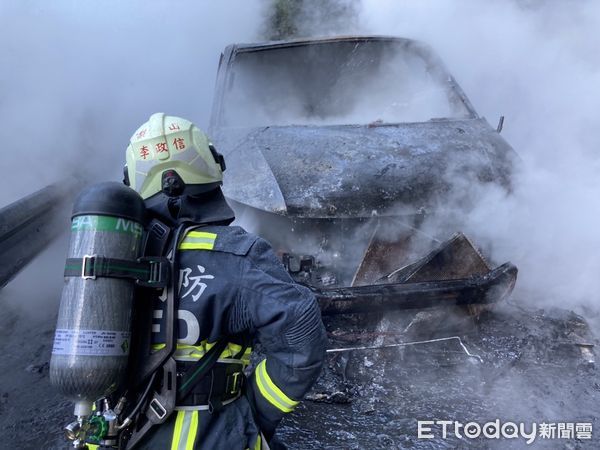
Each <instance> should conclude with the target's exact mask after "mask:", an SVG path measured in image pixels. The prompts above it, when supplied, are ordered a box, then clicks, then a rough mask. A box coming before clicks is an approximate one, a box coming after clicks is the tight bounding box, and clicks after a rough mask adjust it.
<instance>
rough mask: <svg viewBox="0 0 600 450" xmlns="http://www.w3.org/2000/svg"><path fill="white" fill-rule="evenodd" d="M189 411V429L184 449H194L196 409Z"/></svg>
mask: <svg viewBox="0 0 600 450" xmlns="http://www.w3.org/2000/svg"><path fill="white" fill-rule="evenodd" d="M191 413H192V417H191V421H190V430H189V432H188V437H187V443H186V444H185V450H194V441H195V440H196V434H198V411H191Z"/></svg>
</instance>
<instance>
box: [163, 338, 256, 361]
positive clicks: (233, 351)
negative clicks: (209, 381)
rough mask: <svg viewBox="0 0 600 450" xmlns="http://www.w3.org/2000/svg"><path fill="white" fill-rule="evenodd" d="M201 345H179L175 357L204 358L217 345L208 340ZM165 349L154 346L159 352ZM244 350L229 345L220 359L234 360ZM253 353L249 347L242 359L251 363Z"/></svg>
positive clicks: (231, 343)
mask: <svg viewBox="0 0 600 450" xmlns="http://www.w3.org/2000/svg"><path fill="white" fill-rule="evenodd" d="M200 344H201V345H189V344H177V348H176V350H175V354H174V356H175V357H178V356H179V357H187V358H198V359H200V358H202V357H203V356H204V354H205V353H206V352H207V351H208V350H210V349H211V348H212V347H213V346H214V345H215V343H208V342H207V341H206V340H204V341H201V342H200ZM163 348H165V344H152V349H153V350H155V351H157V350H161V349H163ZM241 350H242V346H241V345H239V344H234V343H233V342H230V343H229V344H227V348H226V349H225V350H223V352H222V353H221V355H220V356H219V358H220V359H226V358H233V357H234V356H235V355H237V354H238V353H239V352H240V351H241ZM251 353H252V348H251V347H248V348H247V349H246V350H245V351H244V354H243V355H242V357H241V358H240V359H241V360H242V361H244V362H245V363H249V362H250V354H251Z"/></svg>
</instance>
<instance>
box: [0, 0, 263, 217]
mask: <svg viewBox="0 0 600 450" xmlns="http://www.w3.org/2000/svg"><path fill="white" fill-rule="evenodd" d="M263 7H264V6H263V4H262V3H261V2H258V1H244V0H236V1H229V2H195V1H192V0H179V1H176V2H174V1H169V0H155V1H141V0H139V1H138V0H136V1H126V2H123V1H118V0H107V1H101V2H84V1H69V0H55V1H44V0H23V1H22V0H6V1H2V2H0V67H1V69H2V70H0V124H1V126H0V142H2V155H3V156H2V162H1V163H0V167H1V168H2V181H3V189H2V190H1V191H0V205H3V204H6V203H9V202H10V201H13V200H16V199H17V198H19V197H21V196H23V195H25V194H27V193H30V192H32V191H34V190H35V189H37V188H40V187H42V186H44V185H45V184H48V183H50V182H54V181H60V180H61V179H63V178H65V177H72V176H73V174H77V175H79V176H81V177H85V178H88V179H90V180H91V181H100V180H104V179H116V180H118V179H120V176H121V170H122V169H121V168H122V165H123V162H124V149H125V147H126V145H127V142H128V139H129V137H130V136H131V134H132V133H133V131H134V130H135V129H136V128H137V127H138V126H139V125H141V123H143V122H144V121H145V120H147V118H148V117H149V116H150V114H152V113H153V112H157V111H164V112H167V113H170V114H175V115H181V116H184V117H189V118H191V119H192V120H194V121H195V122H196V123H198V124H199V125H200V126H205V125H206V124H207V123H208V115H209V112H210V107H211V101H212V91H213V86H214V83H215V74H216V69H217V65H218V62H219V55H220V52H221V51H222V50H223V48H224V47H225V46H226V45H227V44H230V43H234V42H239V41H253V40H255V39H256V38H257V33H258V29H259V27H260V24H261V20H262V17H263Z"/></svg>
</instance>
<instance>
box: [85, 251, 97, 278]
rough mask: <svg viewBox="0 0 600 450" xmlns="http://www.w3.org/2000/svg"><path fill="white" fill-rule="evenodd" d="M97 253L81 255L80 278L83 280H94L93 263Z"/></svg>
mask: <svg viewBox="0 0 600 450" xmlns="http://www.w3.org/2000/svg"><path fill="white" fill-rule="evenodd" d="M97 256H98V255H83V258H82V260H81V278H83V279H84V280H95V279H96V273H95V270H94V264H95V262H96V257H97Z"/></svg>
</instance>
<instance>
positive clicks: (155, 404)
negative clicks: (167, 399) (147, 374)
mask: <svg viewBox="0 0 600 450" xmlns="http://www.w3.org/2000/svg"><path fill="white" fill-rule="evenodd" d="M148 408H149V409H150V411H152V413H154V415H155V416H156V417H157V418H158V420H163V419H164V418H165V417H166V416H167V409H166V408H165V407H164V406H163V405H162V404H161V403H160V402H159V401H158V400H157V399H156V397H154V398H153V399H152V400H151V401H150V404H149V405H148Z"/></svg>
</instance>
